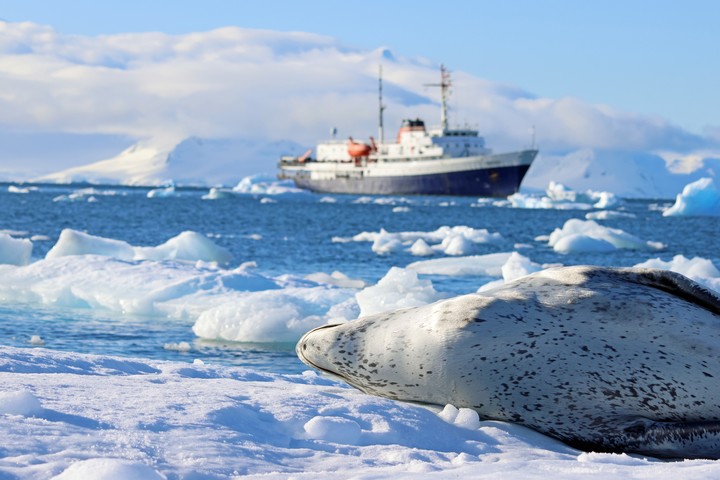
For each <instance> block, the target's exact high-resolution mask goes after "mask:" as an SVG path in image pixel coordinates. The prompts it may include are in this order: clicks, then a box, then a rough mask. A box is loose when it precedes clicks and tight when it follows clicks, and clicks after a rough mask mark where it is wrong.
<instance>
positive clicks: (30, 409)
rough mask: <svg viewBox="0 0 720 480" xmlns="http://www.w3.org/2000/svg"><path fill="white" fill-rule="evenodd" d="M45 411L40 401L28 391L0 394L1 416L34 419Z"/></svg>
mask: <svg viewBox="0 0 720 480" xmlns="http://www.w3.org/2000/svg"><path fill="white" fill-rule="evenodd" d="M42 411H43V408H42V406H41V405H40V401H39V400H38V399H37V397H35V395H33V394H32V393H30V392H28V391H27V390H20V391H16V392H0V414H3V415H21V416H23V417H32V416H36V415H40V414H41V413H42Z"/></svg>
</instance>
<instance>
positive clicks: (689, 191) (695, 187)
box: [663, 178, 720, 217]
mask: <svg viewBox="0 0 720 480" xmlns="http://www.w3.org/2000/svg"><path fill="white" fill-rule="evenodd" d="M680 215H698V216H700V215H703V216H718V215H720V191H719V190H718V188H717V186H716V185H715V181H714V180H713V179H712V178H701V179H700V180H697V181H695V182H692V183H689V184H687V185H685V188H683V191H682V193H680V194H678V196H677V198H676V199H675V204H674V205H673V206H672V207H670V208H668V209H667V210H665V211H664V212H663V216H665V217H670V216H680Z"/></svg>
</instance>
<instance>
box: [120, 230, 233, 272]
mask: <svg viewBox="0 0 720 480" xmlns="http://www.w3.org/2000/svg"><path fill="white" fill-rule="evenodd" d="M134 259H135V260H146V259H147V260H188V261H197V260H201V261H204V262H217V263H219V264H226V263H228V262H229V261H230V260H232V254H231V253H230V252H229V251H228V250H227V249H225V248H223V247H220V246H218V245H216V244H215V243H214V242H213V241H212V240H210V239H209V238H207V237H206V236H205V235H201V234H199V233H197V232H191V231H186V232H182V233H181V234H180V235H178V236H176V237H173V238H171V239H170V240H168V241H167V242H165V243H163V244H162V245H158V246H157V247H134Z"/></svg>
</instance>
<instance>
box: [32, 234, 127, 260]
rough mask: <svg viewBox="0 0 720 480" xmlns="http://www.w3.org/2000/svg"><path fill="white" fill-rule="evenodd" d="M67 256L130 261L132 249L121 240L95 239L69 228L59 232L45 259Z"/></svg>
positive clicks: (92, 236)
mask: <svg viewBox="0 0 720 480" xmlns="http://www.w3.org/2000/svg"><path fill="white" fill-rule="evenodd" d="M68 255H104V256H106V257H113V258H118V259H121V260H132V259H133V257H134V256H135V250H134V249H133V247H132V246H131V245H130V244H129V243H127V242H123V241H122V240H114V239H112V238H103V237H96V236H94V235H89V234H87V233H83V232H78V231H77V230H73V229H70V228H66V229H64V230H63V231H62V232H60V237H59V238H58V241H57V243H56V244H55V245H54V246H53V247H52V248H51V249H50V251H48V253H47V254H46V255H45V258H48V259H50V258H58V257H65V256H68Z"/></svg>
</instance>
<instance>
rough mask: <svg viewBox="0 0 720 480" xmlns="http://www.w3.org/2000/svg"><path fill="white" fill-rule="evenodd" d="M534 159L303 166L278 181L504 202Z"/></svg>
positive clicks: (320, 188) (530, 155) (525, 155)
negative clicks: (385, 171)
mask: <svg viewBox="0 0 720 480" xmlns="http://www.w3.org/2000/svg"><path fill="white" fill-rule="evenodd" d="M536 154H537V152H536V151H534V150H527V151H524V152H517V153H514V154H503V155H498V156H489V157H484V158H483V159H481V161H465V162H463V161H457V160H456V161H454V162H453V161H447V162H445V163H443V161H442V160H440V161H436V165H432V166H428V165H420V166H418V165H417V164H416V163H414V162H408V164H407V165H395V166H392V167H386V168H383V167H382V166H376V165H370V166H368V167H367V168H365V167H353V166H348V165H344V166H341V167H340V168H335V169H334V170H332V171H329V170H328V168H327V166H324V165H316V166H313V165H308V166H307V167H305V168H298V169H295V170H294V171H293V169H290V168H289V169H283V176H284V177H285V178H292V179H293V180H294V181H295V184H296V185H297V186H298V187H300V188H304V189H307V190H311V191H314V192H322V193H348V194H356V195H457V196H477V197H506V196H508V195H512V194H513V193H516V192H517V191H518V189H519V188H520V184H521V182H522V179H523V177H524V176H525V174H526V173H527V171H528V169H529V168H530V164H531V163H532V161H533V159H534V158H535V155H536ZM418 163H420V162H418ZM463 163H465V165H463ZM313 167H315V168H313ZM383 170H388V173H387V174H384V172H383Z"/></svg>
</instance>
